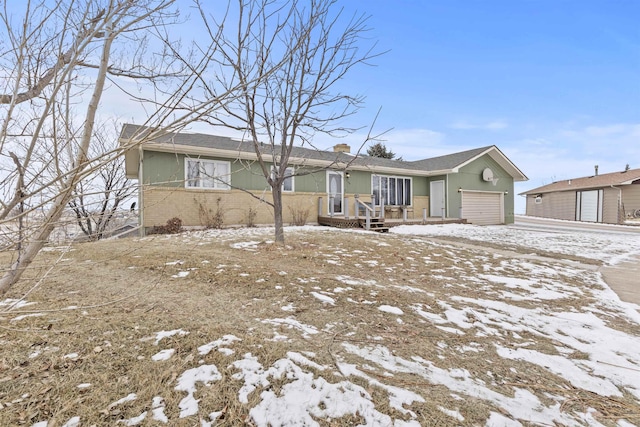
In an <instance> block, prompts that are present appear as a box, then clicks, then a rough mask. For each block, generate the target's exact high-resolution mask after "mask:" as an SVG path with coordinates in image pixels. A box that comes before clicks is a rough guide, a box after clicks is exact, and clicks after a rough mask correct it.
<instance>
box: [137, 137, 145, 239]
mask: <svg viewBox="0 0 640 427" xmlns="http://www.w3.org/2000/svg"><path fill="white" fill-rule="evenodd" d="M143 162H144V150H143V149H142V144H140V145H139V146H138V223H139V226H140V233H139V234H140V237H144V235H145V232H144V204H143V203H144V197H143V195H142V186H143V184H144V183H143V181H142V179H143V176H142V163H143Z"/></svg>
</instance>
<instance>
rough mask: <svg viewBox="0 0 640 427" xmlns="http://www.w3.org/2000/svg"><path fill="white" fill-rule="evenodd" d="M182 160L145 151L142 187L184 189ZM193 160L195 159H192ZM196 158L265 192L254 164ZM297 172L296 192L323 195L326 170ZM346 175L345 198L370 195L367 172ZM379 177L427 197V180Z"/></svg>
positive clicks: (233, 180)
mask: <svg viewBox="0 0 640 427" xmlns="http://www.w3.org/2000/svg"><path fill="white" fill-rule="evenodd" d="M185 157H186V156H185V155H184V154H176V153H163V152H156V151H145V152H144V168H143V174H144V175H143V181H144V183H145V184H151V185H157V186H163V187H184V179H185V171H184V168H185ZM193 157H194V158H195V157H196V156H193ZM200 158H202V159H207V160H220V161H230V163H231V184H232V186H233V187H236V188H242V189H245V190H249V191H263V190H266V189H268V185H267V183H266V180H265V178H264V176H263V173H262V169H261V168H260V166H259V165H258V163H257V162H250V161H241V160H230V159H225V158H216V157H204V156H202V157H200ZM268 167H269V168H270V167H271V165H270V164H269V165H268ZM307 170H310V169H307ZM297 172H298V173H302V175H300V176H296V177H295V178H294V188H295V191H296V192H307V193H325V192H326V191H327V189H326V185H327V184H326V179H327V173H326V170H319V171H314V172H313V173H310V174H304V172H305V169H304V168H299V169H298V170H297ZM349 175H350V176H349V178H348V179H347V178H346V177H345V180H344V190H345V193H346V194H356V193H357V194H362V195H370V194H371V191H372V188H371V176H372V173H371V172H368V171H357V170H350V171H349ZM380 175H383V176H395V177H400V178H412V194H413V196H428V195H429V180H430V179H428V178H425V177H420V176H413V177H412V176H410V175H396V174H380ZM456 188H457V187H456Z"/></svg>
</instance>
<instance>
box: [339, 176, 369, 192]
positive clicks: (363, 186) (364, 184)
mask: <svg viewBox="0 0 640 427" xmlns="http://www.w3.org/2000/svg"><path fill="white" fill-rule="evenodd" d="M349 175H350V177H349V179H347V178H346V177H345V178H344V190H345V193H348V194H362V195H369V194H371V172H366V171H349Z"/></svg>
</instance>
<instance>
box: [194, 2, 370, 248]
mask: <svg viewBox="0 0 640 427" xmlns="http://www.w3.org/2000/svg"><path fill="white" fill-rule="evenodd" d="M200 10H201V12H202V15H203V18H204V19H205V21H206V22H208V23H209V27H208V28H209V36H210V39H211V40H213V41H214V42H215V43H216V46H217V50H218V51H219V53H221V54H222V55H223V58H222V60H221V61H220V66H221V68H222V69H223V70H225V71H224V72H222V73H220V74H219V75H221V76H224V78H218V79H217V80H216V81H214V82H213V83H211V85H210V86H209V87H220V86H221V87H224V88H226V89H227V90H232V88H233V87H236V86H239V87H240V89H239V90H238V91H236V92H235V94H236V96H234V97H232V98H231V102H229V103H226V104H224V111H225V113H226V114H224V115H221V114H218V115H216V116H209V117H208V122H209V123H211V124H214V125H223V126H227V127H231V128H234V129H236V130H239V131H241V132H243V133H244V134H245V136H246V137H247V138H248V139H249V140H250V141H252V142H253V146H254V149H255V154H256V156H257V162H258V164H259V166H260V168H261V171H262V174H263V175H264V177H265V179H266V181H267V183H268V184H269V186H270V187H271V193H272V195H273V203H271V205H272V207H273V210H274V220H275V240H276V242H279V243H282V242H284V229H283V217H282V210H283V209H282V208H283V206H282V184H283V182H284V181H285V180H286V179H288V178H289V177H290V176H292V175H291V169H288V167H289V163H290V156H291V152H292V150H293V148H294V146H296V145H299V146H304V145H307V146H310V147H312V148H315V147H314V145H313V142H312V141H313V137H314V135H315V134H317V133H324V134H328V135H331V136H345V135H346V134H349V133H352V132H354V131H356V130H357V129H356V128H348V127H345V126H344V125H343V123H344V119H346V118H347V117H348V116H350V115H352V114H354V113H355V112H356V111H357V110H358V109H360V108H361V106H362V103H363V100H364V98H363V97H362V96H360V95H353V94H346V93H342V92H341V91H340V89H339V88H338V83H339V82H340V81H341V80H342V79H344V78H345V77H346V76H347V75H348V73H349V72H350V71H351V70H352V69H353V68H354V67H356V66H358V65H362V64H366V63H367V61H369V60H370V59H372V58H374V57H375V56H377V55H378V53H375V52H374V48H375V44H373V45H372V46H369V47H368V48H366V49H364V50H363V49H362V48H361V46H360V45H361V43H363V42H364V41H366V40H365V36H366V33H367V31H368V30H369V28H368V26H367V19H368V17H367V16H365V15H354V16H352V17H346V16H344V11H343V10H341V9H339V8H338V7H337V5H336V1H334V0H311V1H306V0H305V1H297V0H290V1H286V2H274V1H272V0H259V1H252V0H239V1H238V10H237V11H234V13H237V14H238V16H239V19H238V25H237V27H236V28H233V30H232V31H229V32H220V31H218V30H219V28H221V26H220V25H219V24H216V21H215V20H214V19H212V18H208V17H207V16H206V15H205V13H204V11H203V10H202V7H201V9H200ZM274 64H279V65H278V66H277V67H276V68H275V71H274V72H272V73H270V74H267V73H265V71H266V70H268V69H273V68H274ZM257 76H266V77H265V78H262V79H258V78H257ZM250 82H255V83H254V84H250Z"/></svg>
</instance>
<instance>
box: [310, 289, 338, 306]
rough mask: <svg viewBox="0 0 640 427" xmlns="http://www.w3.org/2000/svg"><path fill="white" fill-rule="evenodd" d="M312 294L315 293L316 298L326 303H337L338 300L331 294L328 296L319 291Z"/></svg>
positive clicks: (312, 293)
mask: <svg viewBox="0 0 640 427" xmlns="http://www.w3.org/2000/svg"><path fill="white" fill-rule="evenodd" d="M311 295H313V296H314V297H315V298H317V299H319V300H320V301H322V302H323V303H324V304H331V305H335V304H336V300H335V299H333V298H331V297H330V296H327V295H324V294H321V293H318V292H311Z"/></svg>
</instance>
